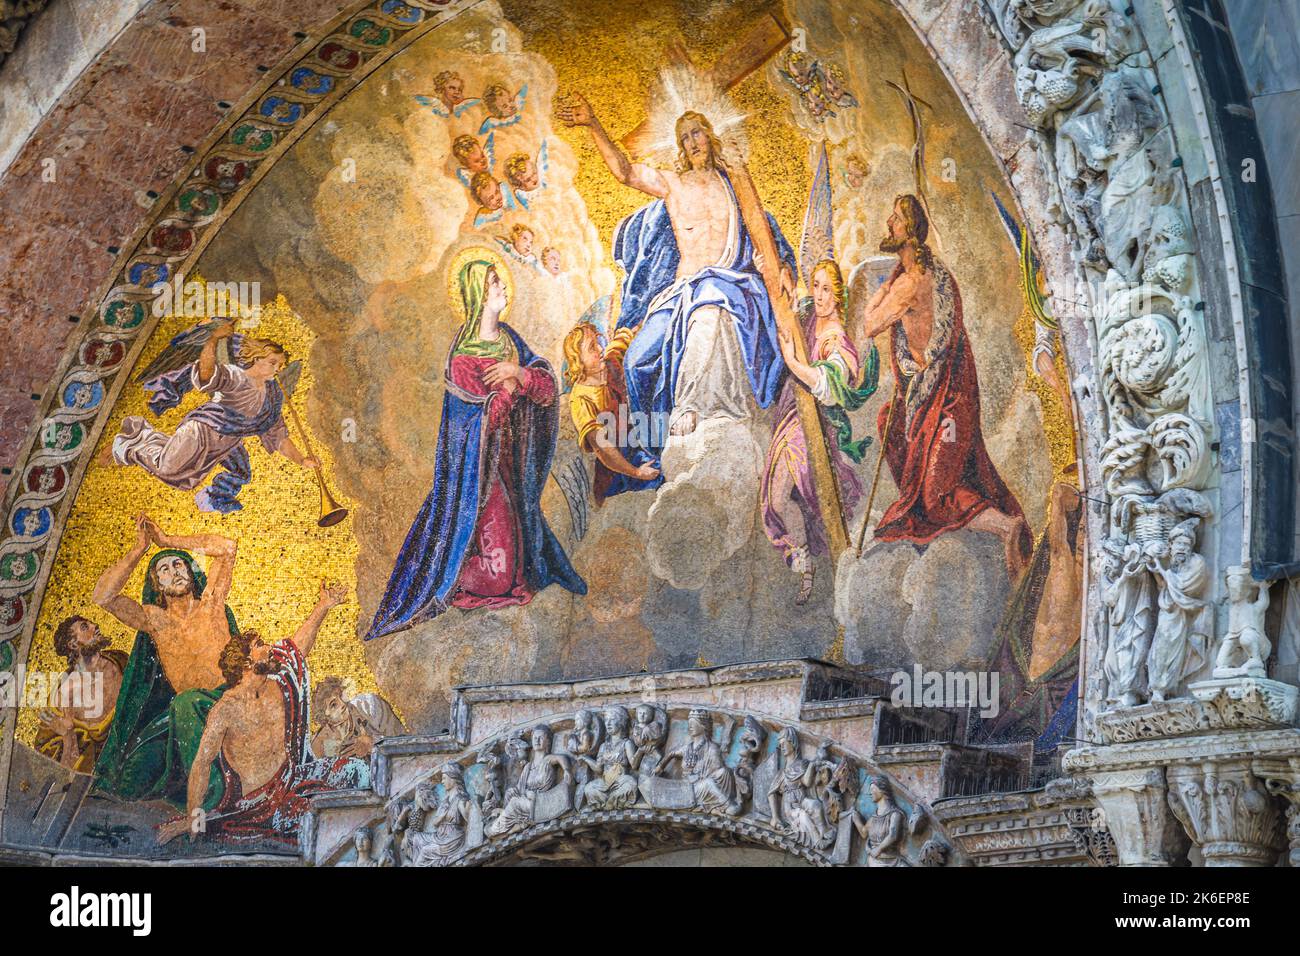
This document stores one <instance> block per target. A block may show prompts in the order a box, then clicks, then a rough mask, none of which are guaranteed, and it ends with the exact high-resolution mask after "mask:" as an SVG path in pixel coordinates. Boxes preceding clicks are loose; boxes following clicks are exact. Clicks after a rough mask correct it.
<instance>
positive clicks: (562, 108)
mask: <svg viewBox="0 0 1300 956" xmlns="http://www.w3.org/2000/svg"><path fill="white" fill-rule="evenodd" d="M595 117H596V114H595V113H594V112H592V109H591V104H590V103H588V102H587V98H586V97H585V96H583V95H582V94H581V93H570V94H568V95H567V96H564V97H560V98H559V99H558V100H557V102H556V104H555V118H556V119H558V120H559V121H560V122H561V123H563V124H564V125H565V126H590V125H591V124H592V122H593V121H594V120H595Z"/></svg>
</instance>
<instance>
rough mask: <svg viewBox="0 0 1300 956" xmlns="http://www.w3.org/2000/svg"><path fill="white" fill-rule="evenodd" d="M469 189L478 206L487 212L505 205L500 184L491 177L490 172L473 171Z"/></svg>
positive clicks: (494, 210)
mask: <svg viewBox="0 0 1300 956" xmlns="http://www.w3.org/2000/svg"><path fill="white" fill-rule="evenodd" d="M469 191H470V192H471V193H472V194H473V196H474V199H475V200H476V201H477V202H478V204H479V206H480V207H481V208H483V209H486V210H488V211H489V212H496V211H498V210H499V209H501V207H502V206H504V205H505V202H506V201H505V197H504V196H503V195H502V194H501V184H500V183H499V182H497V181H496V180H495V179H494V178H493V177H492V174H491V173H487V172H483V173H475V174H474V178H473V179H471V180H470V181H469Z"/></svg>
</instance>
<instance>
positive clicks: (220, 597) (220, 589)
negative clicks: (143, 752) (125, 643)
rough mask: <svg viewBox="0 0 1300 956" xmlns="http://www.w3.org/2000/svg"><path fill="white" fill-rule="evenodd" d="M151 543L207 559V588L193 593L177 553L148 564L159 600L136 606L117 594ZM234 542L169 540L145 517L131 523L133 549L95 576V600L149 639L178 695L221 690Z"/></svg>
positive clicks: (215, 537)
mask: <svg viewBox="0 0 1300 956" xmlns="http://www.w3.org/2000/svg"><path fill="white" fill-rule="evenodd" d="M150 544H155V545H157V546H158V547H160V548H165V549H179V550H185V551H189V552H192V553H195V554H202V555H206V556H208V557H210V558H211V559H212V563H211V565H210V566H209V567H208V572H207V585H206V587H204V589H203V593H202V594H201V595H198V594H196V593H195V592H196V588H195V581H194V575H193V573H192V567H191V564H190V562H189V561H187V560H186V557H185V556H184V555H181V554H177V553H172V554H161V555H158V556H157V557H156V558H155V559H154V560H153V561H152V562H151V563H150V565H149V577H150V579H151V580H150V583H152V584H153V585H154V590H155V591H156V592H157V594H158V596H159V598H160V600H159V602H158V603H156V604H153V603H150V604H143V605H142V604H141V603H140V602H139V601H136V600H135V599H134V598H131V597H128V596H127V595H125V594H123V593H122V589H123V588H124V587H125V586H126V582H127V581H128V580H130V577H131V574H132V573H133V572H134V571H135V568H136V565H137V564H139V563H140V559H141V558H142V557H144V554H145V552H146V551H147V550H148V549H149V546H150ZM235 551H236V545H235V542H234V541H232V540H230V539H229V538H223V537H221V536H220V535H215V534H201V535H194V536H192V537H172V536H171V535H168V534H165V533H164V532H163V530H162V529H161V528H159V527H158V525H157V524H156V523H155V522H154V520H153V519H152V518H150V517H149V516H148V515H140V516H139V517H137V518H136V542H135V547H133V548H132V549H131V550H130V551H128V552H127V553H126V555H125V556H124V557H123V558H122V560H120V561H118V562H117V563H116V564H114V565H112V566H111V567H110V568H109V569H108V570H106V571H105V572H104V573H103V574H101V575H100V576H99V580H98V581H97V582H96V583H95V592H94V601H95V603H96V604H98V605H99V606H100V607H102V608H103V609H104V610H105V611H108V613H110V614H112V615H113V616H114V617H115V618H117V619H118V620H119V621H121V622H122V623H123V624H125V625H127V626H128V627H131V628H134V629H135V630H137V631H144V632H146V633H147V634H149V635H150V636H152V637H153V641H154V645H155V646H156V647H157V649H158V659H159V661H160V662H161V663H162V669H163V674H164V675H165V676H166V677H167V680H168V682H169V683H170V684H171V685H172V689H173V690H174V691H175V692H176V693H177V694H181V693H183V692H185V691H187V690H193V689H195V688H210V687H220V686H221V683H222V679H221V668H220V666H219V665H218V660H219V659H220V657H221V649H222V648H223V647H225V646H226V642H227V641H228V640H230V629H229V625H228V623H227V621H226V597H227V596H228V595H229V594H230V580H231V575H232V574H233V573H234V570H235Z"/></svg>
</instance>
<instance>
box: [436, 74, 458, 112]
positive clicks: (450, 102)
mask: <svg viewBox="0 0 1300 956" xmlns="http://www.w3.org/2000/svg"><path fill="white" fill-rule="evenodd" d="M433 92H434V95H435V96H437V97H438V99H440V100H442V102H443V105H444V106H446V107H447V109H451V108H452V107H454V106H455V105H456V104H457V103H459V102H460V101H461V100H463V99H465V80H464V79H463V78H462V77H461V75H460V74H459V73H457V72H456V71H455V70H443V71H442V72H441V73H439V74H438V75H437V76H435V77H434V78H433Z"/></svg>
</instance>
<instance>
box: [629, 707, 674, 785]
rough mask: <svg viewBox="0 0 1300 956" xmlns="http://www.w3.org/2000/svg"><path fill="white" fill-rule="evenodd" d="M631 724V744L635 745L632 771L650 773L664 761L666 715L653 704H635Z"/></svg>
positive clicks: (666, 731)
mask: <svg viewBox="0 0 1300 956" xmlns="http://www.w3.org/2000/svg"><path fill="white" fill-rule="evenodd" d="M634 715H635V720H634V722H633V724H632V743H634V744H636V759H635V760H634V761H633V763H632V767H633V769H635V770H637V771H639V772H640V773H652V772H653V771H654V768H655V767H656V766H658V764H659V762H660V761H661V760H663V759H664V749H663V748H664V740H665V739H666V738H667V737H668V715H667V714H665V713H664V712H663V711H662V710H661V709H660V708H658V707H656V706H655V705H654V704H645V703H642V704H637V706H636V710H635V711H634Z"/></svg>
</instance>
